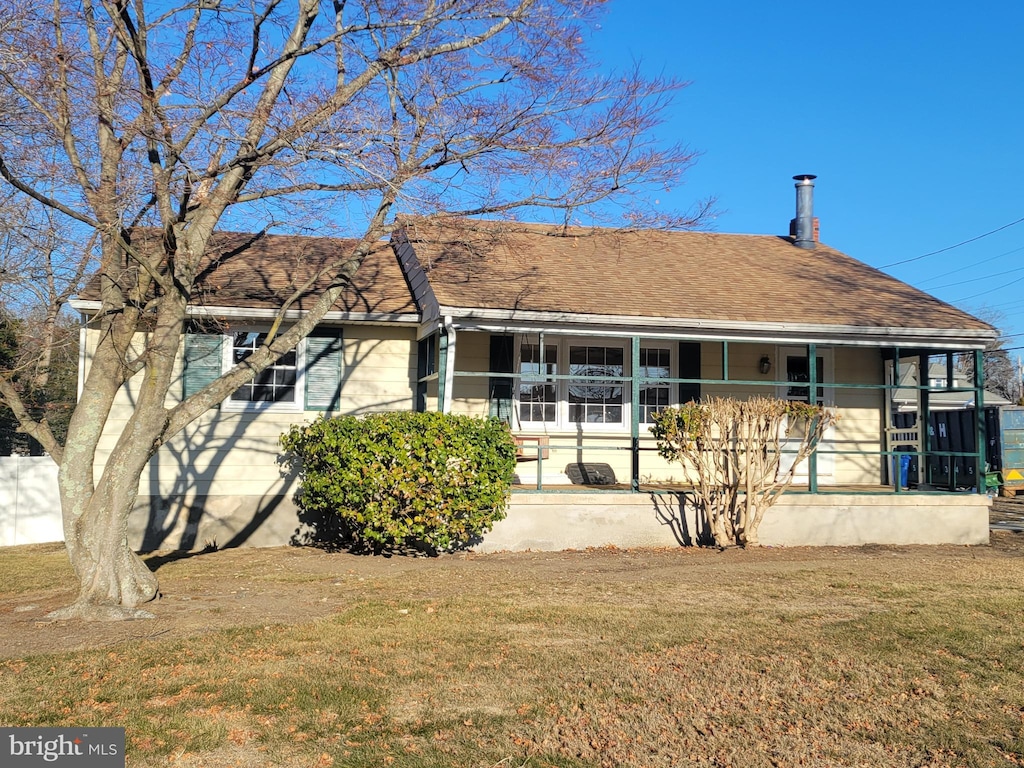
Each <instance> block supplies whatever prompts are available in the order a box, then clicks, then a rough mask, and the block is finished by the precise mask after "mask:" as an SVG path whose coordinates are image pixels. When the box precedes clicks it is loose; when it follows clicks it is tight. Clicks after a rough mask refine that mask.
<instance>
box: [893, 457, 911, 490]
mask: <svg viewBox="0 0 1024 768" xmlns="http://www.w3.org/2000/svg"><path fill="white" fill-rule="evenodd" d="M897 472H899V477H900V488H909V487H910V454H908V453H901V454H900V455H899V456H893V457H892V476H893V478H895V477H896V474H897Z"/></svg>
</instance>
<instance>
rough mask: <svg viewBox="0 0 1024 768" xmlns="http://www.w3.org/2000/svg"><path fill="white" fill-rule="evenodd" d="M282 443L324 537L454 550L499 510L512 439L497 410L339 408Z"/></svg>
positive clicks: (360, 547) (320, 539)
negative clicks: (354, 412)
mask: <svg viewBox="0 0 1024 768" xmlns="http://www.w3.org/2000/svg"><path fill="white" fill-rule="evenodd" d="M281 444H282V446H283V447H284V449H285V451H286V452H287V455H286V457H285V461H286V462H288V463H291V464H292V465H293V466H296V467H297V468H298V469H299V479H300V483H301V484H300V488H299V491H298V494H297V496H296V500H297V502H298V504H299V506H300V509H301V510H302V513H303V517H304V519H306V521H307V522H310V521H315V522H314V523H313V524H314V526H315V527H316V526H319V528H320V530H319V534H314V536H313V539H314V540H315V541H316V542H317V543H320V544H330V543H337V544H342V545H346V546H348V547H349V548H351V549H353V550H356V551H372V552H382V551H392V550H400V549H409V548H411V549H416V550H420V551H426V552H428V553H431V554H435V553H437V552H450V551H452V550H455V549H459V548H462V547H465V546H468V545H469V544H472V543H473V542H475V541H478V540H479V537H480V536H481V534H483V533H486V532H487V531H489V530H490V529H491V526H492V525H493V524H494V522H495V521H497V520H501V519H502V518H504V517H505V509H506V506H507V504H508V499H509V493H510V490H511V486H512V476H513V473H514V471H515V452H516V449H515V442H514V441H513V439H512V435H511V433H510V432H509V429H508V425H507V424H505V423H504V422H502V421H499V420H498V419H476V418H472V417H469V416H455V415H451V414H442V413H382V414H375V415H371V416H366V417H355V416H342V417H339V418H334V419H319V420H317V421H315V422H313V423H312V424H308V425H298V426H294V427H292V428H291V430H290V431H288V432H287V433H285V434H284V435H282V436H281ZM328 531H329V533H325V532H328ZM335 538H337V539H338V541H337V542H332V541H329V539H335Z"/></svg>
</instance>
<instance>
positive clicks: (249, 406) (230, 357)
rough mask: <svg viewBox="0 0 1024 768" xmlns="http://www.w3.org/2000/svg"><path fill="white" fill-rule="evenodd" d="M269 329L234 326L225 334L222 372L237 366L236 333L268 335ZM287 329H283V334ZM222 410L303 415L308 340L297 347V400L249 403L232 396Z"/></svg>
mask: <svg viewBox="0 0 1024 768" xmlns="http://www.w3.org/2000/svg"><path fill="white" fill-rule="evenodd" d="M268 330H269V329H268V328H267V327H265V326H263V327H261V326H258V325H242V326H233V327H232V328H231V330H230V331H229V332H227V333H225V334H224V341H223V343H222V345H221V346H222V347H223V349H222V350H221V352H222V357H221V370H222V372H227V371H229V370H231V369H232V368H233V367H234V365H235V360H234V350H235V342H234V337H235V334H236V333H266V332H267V331H268ZM284 330H285V329H282V332H283V331H284ZM221 408H222V409H223V410H224V411H227V412H230V413H266V412H268V411H269V412H279V413H301V412H303V411H304V410H305V409H306V340H305V339H303V340H302V341H300V342H299V343H298V344H297V345H296V346H295V400H294V401H292V402H286V401H266V400H263V401H258V402H254V401H249V400H232V399H231V395H228V396H227V398H225V399H224V401H223V402H222V403H221Z"/></svg>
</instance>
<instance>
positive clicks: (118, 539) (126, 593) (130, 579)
mask: <svg viewBox="0 0 1024 768" xmlns="http://www.w3.org/2000/svg"><path fill="white" fill-rule="evenodd" d="M114 474H116V475H120V477H118V478H111V480H114V482H104V483H102V484H101V485H100V487H99V488H98V489H97V490H96V491H95V492H94V493H93V494H92V495H91V497H90V498H89V499H88V502H87V503H86V504H85V505H84V508H83V509H82V511H81V513H80V514H78V513H77V512H76V507H78V506H79V505H78V504H77V499H76V498H75V496H76V494H74V493H73V492H71V493H69V490H70V489H67V488H65V487H64V485H63V483H62V487H61V505H62V507H63V511H64V514H65V520H66V521H67V518H68V516H69V515H70V516H71V518H72V519H71V520H70V521H69V522H70V524H66V525H65V537H66V541H67V547H68V557H69V558H70V560H71V565H72V567H73V568H74V570H75V574H76V575H77V577H78V582H79V585H80V586H79V591H78V597H77V599H76V600H75V602H74V603H72V604H71V605H69V606H67V607H66V608H61V609H59V610H57V611H54V612H53V613H51V614H50V615H49V618H51V619H69V618H82V619H100V620H110V619H142V618H153V614H152V613H150V612H148V611H144V610H142V609H140V608H138V606H139V605H141V604H142V603H146V602H149V601H150V600H152V599H153V598H155V597H156V596H157V594H158V592H157V579H156V576H155V575H154V574H153V572H152V571H150V570H149V568H147V567H146V564H145V563H143V562H142V559H141V558H140V557H139V556H138V555H137V554H135V552H133V551H132V549H131V548H130V547H129V546H128V517H129V515H130V513H131V510H132V506H133V505H134V502H135V498H136V496H137V495H138V486H137V482H138V478H137V477H135V482H134V483H133V482H132V479H131V478H125V475H126V474H128V475H130V474H131V470H130V469H128V468H121V469H120V470H119V471H117V472H115V473H114ZM104 479H105V480H106V479H107V478H106V477H105V478H104ZM128 488H131V490H127V489H128Z"/></svg>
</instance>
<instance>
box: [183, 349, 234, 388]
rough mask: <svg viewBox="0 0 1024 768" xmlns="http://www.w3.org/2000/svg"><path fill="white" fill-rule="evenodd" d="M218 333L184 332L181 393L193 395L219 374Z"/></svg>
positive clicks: (219, 350) (221, 359) (220, 355)
mask: <svg viewBox="0 0 1024 768" xmlns="http://www.w3.org/2000/svg"><path fill="white" fill-rule="evenodd" d="M223 343H224V337H223V336H221V335H220V334H219V333H186V334H185V358H184V366H183V370H182V374H181V381H182V394H183V395H184V396H185V397H189V396H190V395H194V394H195V393H196V392H198V391H199V390H200V389H202V388H203V387H205V386H206V385H207V384H209V383H210V382H212V381H213V380H214V379H216V378H217V377H218V376H220V374H221V366H222V364H223V358H222V354H221V344H223Z"/></svg>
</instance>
